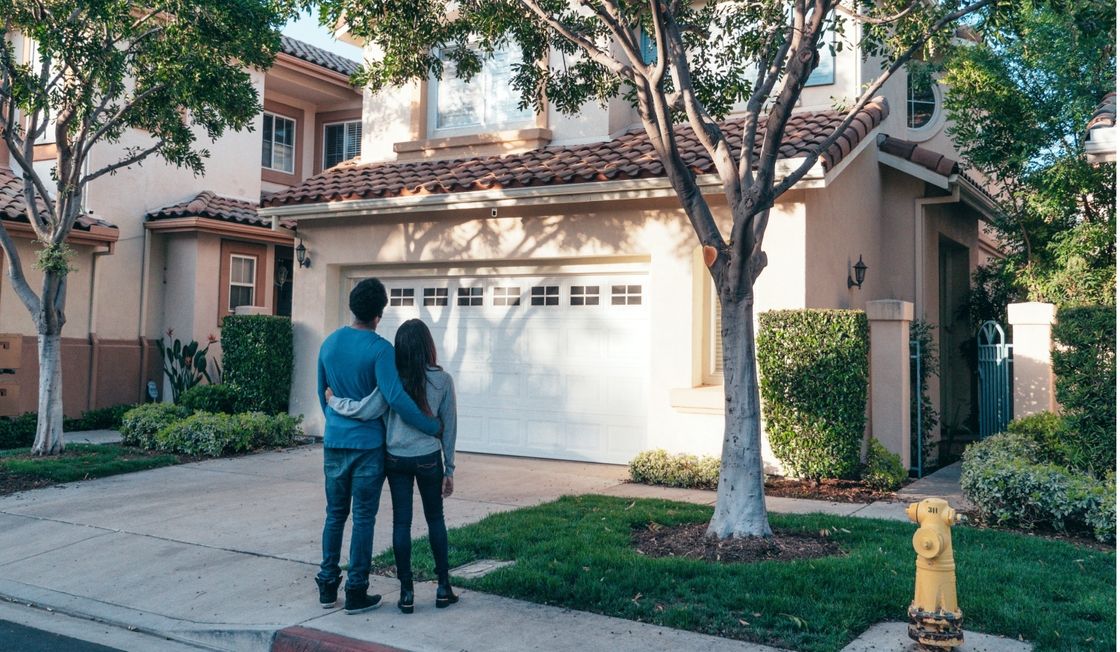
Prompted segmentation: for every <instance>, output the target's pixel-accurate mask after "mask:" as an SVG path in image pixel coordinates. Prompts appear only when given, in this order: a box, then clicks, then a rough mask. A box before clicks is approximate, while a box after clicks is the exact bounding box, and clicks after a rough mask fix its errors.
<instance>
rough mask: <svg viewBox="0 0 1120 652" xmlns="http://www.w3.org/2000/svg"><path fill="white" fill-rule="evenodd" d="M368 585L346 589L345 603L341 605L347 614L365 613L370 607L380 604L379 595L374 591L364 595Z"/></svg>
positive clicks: (374, 607)
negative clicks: (371, 593)
mask: <svg viewBox="0 0 1120 652" xmlns="http://www.w3.org/2000/svg"><path fill="white" fill-rule="evenodd" d="M368 588H369V587H362V588H360V589H346V605H345V606H344V607H343V608H344V609H345V610H346V613H347V614H351V615H353V614H360V613H365V612H367V611H369V610H371V609H376V608H377V607H378V605H380V604H381V596H380V595H377V594H376V593H374V594H373V595H366V590H367V589H368Z"/></svg>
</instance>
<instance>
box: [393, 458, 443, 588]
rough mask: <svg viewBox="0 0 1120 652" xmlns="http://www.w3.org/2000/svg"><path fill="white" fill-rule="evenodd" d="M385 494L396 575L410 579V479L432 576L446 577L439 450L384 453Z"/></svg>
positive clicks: (408, 580) (405, 579)
mask: <svg viewBox="0 0 1120 652" xmlns="http://www.w3.org/2000/svg"><path fill="white" fill-rule="evenodd" d="M385 469H386V472H387V474H388V476H389V494H390V495H391V496H392V498H393V556H394V557H395V558H396V560H397V577H398V578H400V580H401V581H402V582H411V581H412V481H413V479H415V480H416V488H417V489H419V490H420V502H421V503H423V505H424V520H426V521H427V522H428V544H429V545H430V546H431V547H432V558H433V559H435V562H436V576H437V577H438V578H439V579H440V580H445V579H446V578H447V571H448V569H447V525H446V524H444V522H443V458H442V456H441V454H440V451H436V452H434V453H429V454H428V455H419V456H417V457H396V456H394V455H391V454H390V455H388V456H386V461H385Z"/></svg>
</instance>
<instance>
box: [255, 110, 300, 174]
mask: <svg viewBox="0 0 1120 652" xmlns="http://www.w3.org/2000/svg"><path fill="white" fill-rule="evenodd" d="M262 131H263V132H264V133H263V134H262V137H261V167H262V168H265V169H267V170H276V171H277V172H286V173H288V174H294V173H295V171H296V121H295V120H292V119H291V118H285V117H284V116H282V115H276V114H275V113H265V114H264V128H263V129H262Z"/></svg>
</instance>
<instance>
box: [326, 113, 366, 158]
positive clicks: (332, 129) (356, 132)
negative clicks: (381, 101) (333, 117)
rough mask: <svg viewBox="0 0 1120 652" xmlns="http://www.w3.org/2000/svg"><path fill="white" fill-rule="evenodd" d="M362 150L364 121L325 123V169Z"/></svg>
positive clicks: (352, 156)
mask: <svg viewBox="0 0 1120 652" xmlns="http://www.w3.org/2000/svg"><path fill="white" fill-rule="evenodd" d="M361 152H362V121H361V120H352V121H350V122H335V123H331V124H326V125H323V169H324V170H326V169H327V168H333V167H334V166H336V165H338V164H339V163H341V162H343V161H349V160H350V159H352V158H354V157H355V156H357V155H358V154H361Z"/></svg>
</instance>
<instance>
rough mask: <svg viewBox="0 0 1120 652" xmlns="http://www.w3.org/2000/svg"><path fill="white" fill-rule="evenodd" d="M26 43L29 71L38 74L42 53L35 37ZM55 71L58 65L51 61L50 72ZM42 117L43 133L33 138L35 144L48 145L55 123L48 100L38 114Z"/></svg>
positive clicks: (28, 124)
mask: <svg viewBox="0 0 1120 652" xmlns="http://www.w3.org/2000/svg"><path fill="white" fill-rule="evenodd" d="M26 43H27V65H28V66H29V67H30V68H31V72H32V73H33V74H35V75H36V76H38V75H39V72H40V67H41V66H42V61H43V58H42V55H41V54H40V53H39V42H38V41H36V40H35V39H31V38H29V39H27V40H26ZM57 72H58V66H57V65H54V64H53V63H52V65H51V74H52V75H53V74H55V73H57ZM44 117H45V118H46V121H47V124H46V128H45V129H44V130H43V133H42V134H41V135H40V136H39V137H38V138H36V139H35V144H36V145H49V144H51V143H53V142H55V124H56V123H55V120H54V106H53V105H52V103H50V102H48V103H47V109H46V112H45V113H44V114H43V115H40V116H39V119H40V120H42V119H43V118H44ZM30 122H31V121H30V119H28V120H27V124H25V125H24V126H25V127H27V128H30Z"/></svg>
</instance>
